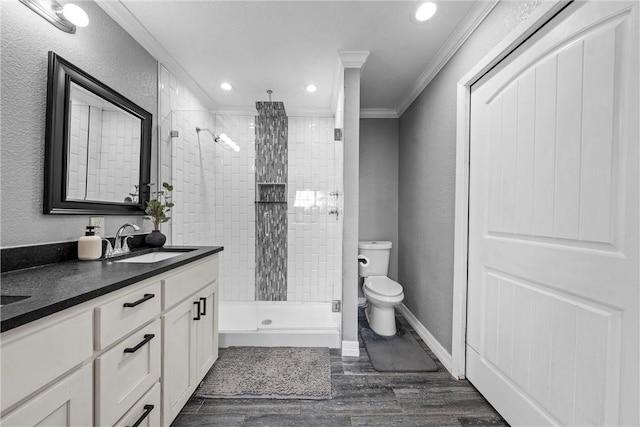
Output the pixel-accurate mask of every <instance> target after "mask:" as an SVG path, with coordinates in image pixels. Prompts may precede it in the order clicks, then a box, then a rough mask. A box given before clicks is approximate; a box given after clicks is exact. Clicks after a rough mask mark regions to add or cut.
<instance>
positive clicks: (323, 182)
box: [287, 117, 343, 302]
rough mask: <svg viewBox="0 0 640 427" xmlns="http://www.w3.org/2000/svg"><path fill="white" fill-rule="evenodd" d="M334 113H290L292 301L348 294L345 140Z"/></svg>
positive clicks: (323, 299) (289, 295)
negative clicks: (344, 281) (336, 135)
mask: <svg viewBox="0 0 640 427" xmlns="http://www.w3.org/2000/svg"><path fill="white" fill-rule="evenodd" d="M334 126H335V122H334V119H333V118H332V117H289V153H288V155H289V185H288V194H289V200H288V201H289V203H288V216H289V221H288V222H289V235H288V254H289V255H288V262H289V266H288V287H287V301H295V302H330V301H332V300H341V299H342V200H343V199H342V188H343V186H342V141H334Z"/></svg>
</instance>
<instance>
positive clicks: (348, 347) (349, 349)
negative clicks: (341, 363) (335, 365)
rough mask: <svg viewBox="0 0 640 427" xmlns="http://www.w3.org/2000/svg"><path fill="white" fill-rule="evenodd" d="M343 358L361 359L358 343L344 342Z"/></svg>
mask: <svg viewBox="0 0 640 427" xmlns="http://www.w3.org/2000/svg"><path fill="white" fill-rule="evenodd" d="M342 357H360V344H359V343H358V341H342Z"/></svg>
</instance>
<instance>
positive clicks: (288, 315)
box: [219, 301, 341, 348]
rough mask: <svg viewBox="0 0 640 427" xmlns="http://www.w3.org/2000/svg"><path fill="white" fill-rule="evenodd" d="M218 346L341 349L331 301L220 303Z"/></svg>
mask: <svg viewBox="0 0 640 427" xmlns="http://www.w3.org/2000/svg"><path fill="white" fill-rule="evenodd" d="M219 314H220V317H219V325H220V327H219V346H220V347H222V348H226V347H231V346H257V347H329V348H340V324H341V313H334V312H332V311H331V303H296V302H268V301H259V302H256V301H252V302H225V301H221V302H220V313H219Z"/></svg>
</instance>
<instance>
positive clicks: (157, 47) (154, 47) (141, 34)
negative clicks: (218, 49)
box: [95, 0, 218, 109]
mask: <svg viewBox="0 0 640 427" xmlns="http://www.w3.org/2000/svg"><path fill="white" fill-rule="evenodd" d="M95 3H96V4H97V5H98V6H99V7H100V8H101V9H102V10H104V11H105V12H106V13H107V15H109V16H110V17H111V18H112V19H113V20H114V21H116V23H117V24H118V25H120V26H121V27H122V28H123V29H124V30H125V31H126V32H127V33H129V34H130V35H131V37H133V39H134V40H135V41H137V42H138V43H139V44H140V45H141V46H142V47H143V48H145V49H146V50H147V52H149V53H150V54H151V56H153V57H154V58H155V59H156V60H157V61H159V62H160V63H161V64H162V65H164V66H165V67H166V68H167V69H168V70H169V71H170V72H171V73H172V74H174V75H175V76H176V77H178V79H179V80H180V81H181V82H182V83H183V84H184V85H185V86H186V87H188V88H189V90H191V91H192V92H193V93H194V94H195V95H196V96H197V97H198V99H200V101H201V102H202V103H203V104H204V105H205V106H206V107H208V108H210V109H216V108H218V104H217V103H216V102H215V101H214V100H213V99H212V98H211V97H210V96H209V95H208V94H207V93H206V92H205V91H204V89H202V87H200V85H199V84H198V83H196V81H195V80H194V79H193V77H191V75H190V74H189V73H188V72H187V71H186V70H185V69H184V68H183V67H182V65H181V64H180V63H179V62H178V61H176V59H175V58H174V57H173V56H172V55H171V54H169V52H167V50H166V49H165V48H164V47H162V45H161V44H160V42H158V40H157V39H156V38H155V37H153V36H152V35H151V33H150V32H149V31H148V30H147V29H146V28H145V26H144V25H142V23H141V22H140V21H138V19H136V17H135V16H134V15H133V14H132V13H131V11H130V10H129V9H128V8H127V7H126V6H125V5H124V4H123V3H122V2H121V1H120V0H95Z"/></svg>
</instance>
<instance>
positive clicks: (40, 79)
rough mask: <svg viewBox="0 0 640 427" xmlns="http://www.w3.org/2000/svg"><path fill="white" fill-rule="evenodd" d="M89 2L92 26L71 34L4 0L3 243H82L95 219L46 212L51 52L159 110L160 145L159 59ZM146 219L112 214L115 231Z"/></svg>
mask: <svg viewBox="0 0 640 427" xmlns="http://www.w3.org/2000/svg"><path fill="white" fill-rule="evenodd" d="M82 7H83V8H84V10H85V11H86V12H87V14H88V15H89V19H90V24H89V26H88V27H85V28H78V29H77V31H76V33H75V34H68V33H65V32H63V31H60V30H59V29H57V28H56V27H54V26H53V25H51V24H50V23H49V22H47V21H45V20H44V19H43V18H41V17H40V16H39V15H37V14H36V13H35V12H33V11H31V9H29V8H27V7H26V6H24V5H23V4H22V3H20V2H18V1H17V0H15V1H0V8H1V13H0V19H1V22H0V27H1V33H0V34H1V46H0V61H1V68H2V74H1V78H2V80H1V84H2V88H1V94H0V117H1V118H2V130H1V133H0V136H1V138H2V147H1V150H2V151H1V157H2V160H1V167H2V169H1V177H2V194H1V198H2V205H1V206H2V211H1V215H2V234H1V239H0V246H2V247H9V246H17V245H27V244H37V243H47V242H59V241H70V240H75V239H77V238H78V237H79V236H81V235H83V234H84V227H85V225H87V224H88V223H89V221H88V216H85V215H80V216H78V215H72V216H69V215H43V214H42V199H43V183H44V132H45V112H46V96H47V52H48V51H50V50H52V51H54V52H56V53H57V54H58V55H60V56H61V57H63V58H64V59H66V60H68V61H70V62H71V63H72V64H74V65H76V66H78V67H80V68H81V69H83V70H85V71H87V72H88V73H89V74H91V75H93V76H94V77H95V78H97V79H98V80H100V81H102V82H103V83H105V84H106V85H108V86H110V87H111V88H113V89H115V90H116V91H118V92H120V93H122V94H123V95H125V96H126V97H128V98H129V99H131V100H132V101H133V102H135V103H137V104H139V105H140V106H142V107H143V108H144V109H146V110H147V111H149V112H151V113H152V114H153V119H154V123H153V135H152V138H153V141H154V142H153V145H154V147H155V145H156V144H155V141H156V115H157V80H158V67H157V62H156V60H155V59H154V58H153V57H152V56H151V55H150V54H149V53H148V52H147V51H146V50H144V49H143V48H142V46H140V45H139V44H138V43H137V42H136V41H135V40H133V38H131V36H129V34H127V33H126V32H125V31H124V30H123V29H122V28H121V27H120V26H118V25H117V24H116V23H115V22H114V21H113V20H112V19H111V18H110V17H109V16H108V15H107V14H106V13H105V12H104V11H103V10H102V9H100V8H99V7H98V6H97V5H96V4H95V3H93V2H88V1H87V2H82ZM153 163H155V162H153ZM141 218H142V217H141V216H137V217H123V216H117V217H115V216H107V217H106V218H105V223H106V231H107V235H114V234H115V230H116V229H117V227H118V226H119V225H121V224H122V223H124V222H126V221H128V220H133V221H134V222H136V223H138V224H141V225H142V219H141Z"/></svg>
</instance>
